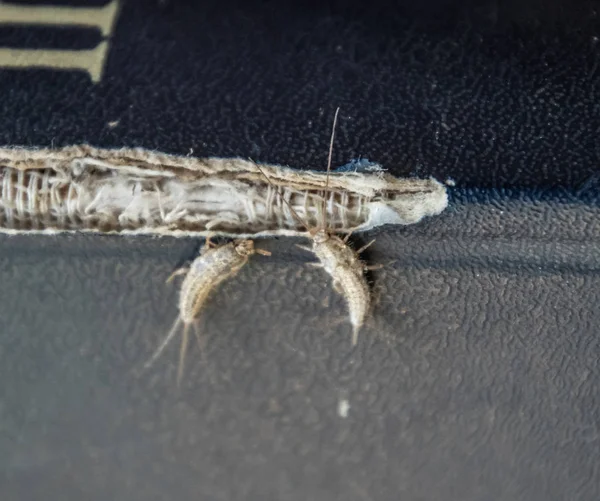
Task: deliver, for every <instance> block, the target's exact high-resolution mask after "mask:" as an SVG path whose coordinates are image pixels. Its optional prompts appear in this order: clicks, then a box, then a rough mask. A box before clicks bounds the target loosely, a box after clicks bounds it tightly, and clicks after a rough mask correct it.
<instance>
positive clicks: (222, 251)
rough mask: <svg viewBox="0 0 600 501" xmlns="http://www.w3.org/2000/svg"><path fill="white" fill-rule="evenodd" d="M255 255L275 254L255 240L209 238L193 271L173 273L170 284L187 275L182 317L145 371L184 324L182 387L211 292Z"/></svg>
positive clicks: (182, 298)
mask: <svg viewBox="0 0 600 501" xmlns="http://www.w3.org/2000/svg"><path fill="white" fill-rule="evenodd" d="M252 254H261V255H263V256H270V255H271V253H270V252H269V251H266V250H263V249H256V248H255V247H254V241H253V240H235V241H233V242H229V243H227V244H223V245H216V244H214V243H213V242H211V240H210V237H208V238H207V239H206V243H205V245H204V247H203V248H202V250H201V252H200V255H199V256H198V257H197V258H196V259H194V261H192V263H191V264H190V266H189V268H188V267H184V268H180V269H178V270H176V271H174V272H173V273H172V274H171V276H170V277H169V278H168V279H167V282H170V281H171V280H172V279H173V278H174V277H175V276H177V275H183V274H186V275H185V278H184V280H183V283H182V284H181V289H180V292H179V316H178V317H177V319H176V320H175V322H174V323H173V326H172V327H171V330H170V331H169V333H168V334H167V336H166V337H165V339H164V341H163V342H162V343H161V344H160V346H159V347H158V348H157V349H156V351H155V352H154V354H153V355H152V357H151V358H150V360H148V362H146V364H145V366H144V367H145V368H148V367H149V366H150V365H152V363H154V361H155V360H156V359H157V358H158V357H159V356H160V354H161V353H162V351H163V350H164V349H165V347H166V346H167V344H169V342H170V341H171V339H172V338H173V336H174V335H175V333H176V332H177V329H178V327H179V325H180V324H181V323H183V339H182V341H181V348H180V351H179V368H178V371H177V385H178V386H179V384H180V383H181V377H182V376H183V363H184V359H185V353H186V350H187V345H188V338H189V328H190V326H191V325H193V326H194V333H195V334H196V336H197V337H198V338H199V334H198V329H197V323H196V320H197V317H198V314H199V313H200V310H201V309H202V307H203V306H204V304H205V303H206V300H207V299H208V297H209V296H210V294H211V292H212V291H213V290H214V289H215V288H216V287H217V286H218V285H219V284H220V283H221V282H223V281H225V280H227V279H228V278H231V277H233V276H234V275H236V274H237V273H238V271H240V269H241V268H242V267H243V266H244V265H245V264H246V263H247V262H248V259H249V258H250V256H251V255H252Z"/></svg>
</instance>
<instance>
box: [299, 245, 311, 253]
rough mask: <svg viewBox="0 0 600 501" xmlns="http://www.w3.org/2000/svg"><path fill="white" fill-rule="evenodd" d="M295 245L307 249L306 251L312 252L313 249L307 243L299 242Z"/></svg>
mask: <svg viewBox="0 0 600 501" xmlns="http://www.w3.org/2000/svg"><path fill="white" fill-rule="evenodd" d="M296 247H298V248H299V249H302V250H305V251H308V252H312V251H313V250H312V249H311V248H310V247H309V246H308V245H300V244H296Z"/></svg>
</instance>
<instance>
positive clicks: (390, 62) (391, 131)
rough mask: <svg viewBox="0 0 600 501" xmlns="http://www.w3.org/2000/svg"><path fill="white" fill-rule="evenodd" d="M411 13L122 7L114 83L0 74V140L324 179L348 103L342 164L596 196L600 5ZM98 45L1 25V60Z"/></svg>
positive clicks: (433, 5) (111, 71) (138, 1)
mask: <svg viewBox="0 0 600 501" xmlns="http://www.w3.org/2000/svg"><path fill="white" fill-rule="evenodd" d="M413 3H414V2H407V1H400V2H395V3H394V2H384V1H381V0H374V1H369V2H364V1H362V2H361V1H354V2H341V1H340V2H329V3H321V2H312V3H311V2H309V3H306V2H263V1H241V0H240V1H233V0H218V1H205V2H192V1H188V2H185V1H182V0H164V1H158V2H156V1H147V0H129V1H126V2H123V8H122V11H121V14H120V16H119V18H118V22H117V25H116V28H115V30H114V34H113V37H112V39H111V42H110V44H111V45H110V49H109V53H108V57H107V60H106V67H105V72H104V76H103V78H102V81H101V82H100V83H98V84H96V85H94V84H93V83H92V82H91V81H90V78H89V76H88V75H87V74H85V73H83V72H72V71H66V72H62V71H48V70H27V71H25V70H1V71H0V94H1V95H2V96H4V98H3V108H2V118H3V120H2V124H0V143H4V144H12V145H14V144H18V145H27V146H51V145H54V146H59V145H68V144H73V143H81V142H86V143H92V144H94V145H97V146H103V147H120V146H128V147H131V146H140V147H145V148H151V149H158V150H163V151H168V152H175V153H181V154H188V153H192V154H194V155H197V156H245V157H247V156H251V157H252V158H254V159H256V160H260V161H265V162H273V163H280V164H290V165H292V166H295V167H298V168H315V169H324V168H325V164H326V158H327V150H328V141H329V134H330V128H331V122H332V119H333V112H334V110H335V108H336V107H337V106H340V107H341V109H342V111H341V116H340V121H339V130H338V135H337V141H336V147H335V151H334V164H335V165H343V164H345V163H346V162H348V161H349V160H350V159H352V158H361V157H365V158H369V159H370V160H371V161H373V162H377V163H380V164H382V165H383V166H384V167H386V168H387V169H390V171H391V172H393V173H395V174H398V175H416V176H428V175H433V176H435V177H437V178H440V179H442V180H445V179H446V178H447V177H451V178H452V179H453V180H455V181H456V182H457V183H458V184H459V185H462V186H478V187H496V188H501V187H524V186H527V187H539V186H544V187H556V186H568V187H571V188H574V189H577V188H578V187H580V186H582V185H583V184H584V183H586V181H587V180H588V179H589V177H590V176H592V175H593V174H594V173H595V172H596V171H597V169H598V167H597V166H598V165H599V163H600V162H599V160H600V159H599V155H600V143H599V141H598V137H599V131H600V104H598V103H599V102H600V101H599V100H598V96H599V95H600V72H599V71H597V67H598V63H599V62H600V51H599V50H598V47H599V45H598V43H597V33H600V21H599V20H598V16H597V14H596V12H597V4H596V3H593V2H584V3H582V2H579V3H571V2H556V1H555V2H531V1H529V2H509V3H503V4H502V5H499V4H498V3H497V2H491V1H489V2H468V3H465V2H443V1H439V0H438V1H432V0H429V1H425V2H418V5H417V6H413V5H412V4H413ZM99 40H100V34H99V32H98V31H97V30H93V29H80V28H73V27H71V28H68V29H59V28H43V27H35V28H33V27H28V28H23V27H15V26H10V27H8V26H0V42H1V45H3V46H13V47H30V48H32V47H33V48H35V47H54V48H63V49H64V48H70V47H71V48H80V49H83V48H93V47H95V46H96V45H97V43H98V42H99ZM109 124H112V125H109ZM115 124H116V125H115Z"/></svg>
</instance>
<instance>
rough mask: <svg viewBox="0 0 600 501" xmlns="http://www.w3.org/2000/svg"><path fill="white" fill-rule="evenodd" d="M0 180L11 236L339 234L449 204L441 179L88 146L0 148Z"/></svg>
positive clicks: (2, 229)
mask: <svg viewBox="0 0 600 501" xmlns="http://www.w3.org/2000/svg"><path fill="white" fill-rule="evenodd" d="M261 170H262V171H263V172H264V174H266V176H267V177H268V179H269V181H270V182H267V180H266V179H265V177H264V175H263V173H261ZM0 181H1V193H0V233H5V234H24V233H25V234H40V235H53V234H57V233H63V232H69V233H71V232H86V233H102V234H109V235H140V234H145V235H169V236H173V237H186V236H207V235H215V234H218V235H223V236H230V237H239V238H243V237H245V238H251V237H261V236H282V235H290V236H302V235H304V234H305V233H306V229H305V228H304V227H303V224H304V225H306V226H310V227H317V226H320V227H327V228H329V229H332V230H333V231H339V232H349V231H365V230H369V229H371V228H374V227H376V226H381V225H383V224H413V223H416V222H418V221H420V220H421V219H422V218H423V217H426V216H433V215H436V214H439V213H440V212H442V211H443V210H444V209H445V207H446V205H447V203H448V197H447V193H446V189H445V187H444V186H443V185H442V184H441V183H439V182H437V181H436V180H434V179H401V178H396V177H394V176H391V175H390V174H388V173H386V172H385V171H383V170H382V169H381V170H379V169H373V170H371V171H369V172H364V171H361V172H359V171H354V172H348V171H346V172H339V171H338V172H332V173H331V174H330V176H329V181H327V176H326V175H325V173H323V172H315V171H309V170H295V169H292V168H290V167H282V166H278V165H268V164H260V170H259V169H258V168H257V167H256V164H255V163H254V162H252V161H248V160H244V159H240V158H206V159H200V158H193V157H181V156H175V155H168V154H162V153H156V152H151V151H148V150H142V149H116V150H105V149H99V148H93V147H91V146H86V145H82V146H72V147H67V148H62V149H54V150H48V149H47V150H32V149H24V148H4V149H1V148H0ZM326 188H327V189H326ZM290 206H291V207H292V208H293V211H292V210H290V208H289V207H290ZM323 208H325V211H323ZM294 213H296V214H299V215H300V217H301V218H302V220H303V222H302V223H301V222H299V221H298V220H297V219H298V218H297V217H296V214H294Z"/></svg>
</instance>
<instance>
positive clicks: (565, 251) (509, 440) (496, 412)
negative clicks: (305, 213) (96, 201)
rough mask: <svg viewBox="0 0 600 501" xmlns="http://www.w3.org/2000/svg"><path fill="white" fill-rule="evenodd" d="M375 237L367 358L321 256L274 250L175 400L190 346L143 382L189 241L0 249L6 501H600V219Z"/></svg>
mask: <svg viewBox="0 0 600 501" xmlns="http://www.w3.org/2000/svg"><path fill="white" fill-rule="evenodd" d="M371 235H374V236H376V237H377V239H378V240H377V243H376V244H375V246H374V247H373V250H372V252H371V254H370V258H371V259H372V261H374V262H383V263H389V262H390V261H391V260H395V261H394V262H393V263H392V264H388V266H387V267H386V268H385V269H384V270H382V271H379V272H375V273H374V275H373V279H374V288H375V294H376V297H377V305H376V307H375V311H374V315H373V318H372V320H371V321H370V323H369V325H367V326H366V328H365V329H364V330H363V332H362V335H361V338H360V340H359V346H358V347H357V349H356V350H354V351H353V350H351V348H350V327H349V326H348V325H347V324H346V323H345V309H344V305H343V302H342V301H341V299H340V298H339V297H338V296H337V295H336V294H335V293H334V292H333V291H332V289H331V287H330V286H329V284H328V281H327V277H326V276H325V275H324V274H323V272H322V271H320V270H316V269H312V268H310V267H306V266H303V264H305V263H306V262H307V261H308V260H309V258H310V255H308V254H306V253H304V252H302V251H300V250H299V249H297V248H296V247H294V245H293V244H294V243H297V241H295V240H291V239H280V240H272V241H268V242H263V243H262V246H263V247H266V248H268V249H270V250H271V251H272V252H273V257H272V258H262V257H258V258H256V259H253V260H252V261H251V263H250V265H249V266H247V267H246V268H245V269H244V270H243V271H242V272H241V273H240V275H239V276H238V277H237V279H236V280H234V281H231V282H228V283H227V284H225V285H224V286H223V287H222V288H221V289H219V291H218V292H217V293H216V294H215V295H214V297H213V299H212V300H211V302H210V303H209V305H208V307H207V309H206V311H205V315H204V316H203V317H202V321H201V329H202V331H203V334H204V336H205V339H206V347H205V350H204V355H202V354H201V352H200V350H199V348H198V346H197V344H196V343H195V341H194V342H193V343H192V345H191V349H190V351H189V353H188V359H187V369H186V373H185V377H184V383H183V387H182V388H181V389H180V391H177V390H176V388H175V372H176V359H177V351H178V343H177V342H176V343H174V344H172V345H171V346H170V347H169V348H168V349H167V351H166V352H165V353H164V355H163V357H162V358H161V359H160V360H159V361H158V362H157V364H156V365H155V366H154V367H153V368H152V369H151V370H149V371H148V372H147V373H145V374H143V375H142V376H140V377H136V376H135V375H134V374H133V370H134V369H135V368H137V367H139V366H140V364H142V363H143V362H144V361H145V360H146V359H147V358H148V357H149V356H150V354H151V353H152V351H153V349H154V348H155V347H156V345H157V343H159V341H160V340H161V339H162V336H163V335H164V334H165V333H166V332H167V330H168V328H169V327H170V325H171V323H172V321H173V320H174V318H175V315H176V294H177V287H176V286H166V285H165V284H164V280H165V279H166V278H167V276H168V275H169V274H170V272H171V271H172V270H173V269H174V268H175V267H177V266H178V265H180V264H181V263H182V262H183V261H184V260H186V259H189V258H192V257H193V256H194V253H195V250H196V248H197V247H198V245H199V242H197V241H193V240H187V241H185V240H179V241H177V240H172V239H152V238H123V239H120V238H101V237H91V236H61V237H31V238H29V237H0V248H1V249H2V252H1V255H0V380H1V381H2V383H1V385H0V450H1V451H2V453H1V454H0V486H2V487H1V491H2V496H1V497H2V500H3V501H12V500H24V499H27V500H38V499H39V500H42V499H44V500H45V499H62V500H81V499H86V500H108V499H110V500H123V501H135V500H144V501H146V500H163V499H164V500H171V499H179V500H192V499H202V500H213V499H215V500H217V499H219V500H220V499H222V500H228V501H229V500H237V499H248V500H260V501H262V500H271V499H272V500H283V499H285V500H306V499H311V500H324V501H325V500H327V501H330V500H336V499H343V500H344V501H351V500H369V499H373V500H396V499H403V500H437V499H440V500H442V499H443V500H445V501H448V500H457V501H467V500H488V499H496V500H511V501H514V500H528V501H529V500H544V501H547V500H562V499H578V500H588V499H589V500H595V499H598V495H599V493H600V486H599V483H600V475H599V471H598V470H599V469H600V456H599V455H598V450H599V446H600V440H599V437H600V426H599V421H600V415H599V405H600V391H599V390H600V374H599V373H598V368H599V367H598V366H599V362H598V359H599V354H600V346H599V343H600V338H599V337H598V336H597V329H598V328H597V326H598V325H599V324H600V311H599V308H598V307H597V305H598V304H599V300H600V297H599V296H600V279H599V275H598V271H599V270H600V250H599V246H598V239H599V237H600V208H598V207H597V206H596V205H595V204H589V205H583V204H581V203H576V202H571V203H569V202H564V201H563V202H555V203H549V202H544V201H542V200H537V201H536V200H533V199H529V198H526V197H520V198H519V197H516V198H512V199H511V198H509V197H505V198H503V199H500V198H496V199H494V200H488V201H487V202H482V201H477V200H469V199H468V197H467V198H464V199H462V200H458V201H455V203H454V205H453V206H452V207H451V208H450V209H449V210H448V211H447V212H446V213H444V214H443V215H442V216H439V217H437V218H435V219H429V220H427V221H424V222H423V223H422V224H419V225H417V226H414V227H405V228H389V229H386V230H383V231H379V232H373V233H372V234H370V235H368V236H371ZM368 236H363V237H362V238H363V239H366V238H367V237H368ZM344 399H347V401H348V403H349V405H350V409H349V412H348V416H347V417H346V418H344V417H341V416H340V415H339V414H338V405H339V402H340V401H341V400H344Z"/></svg>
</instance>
